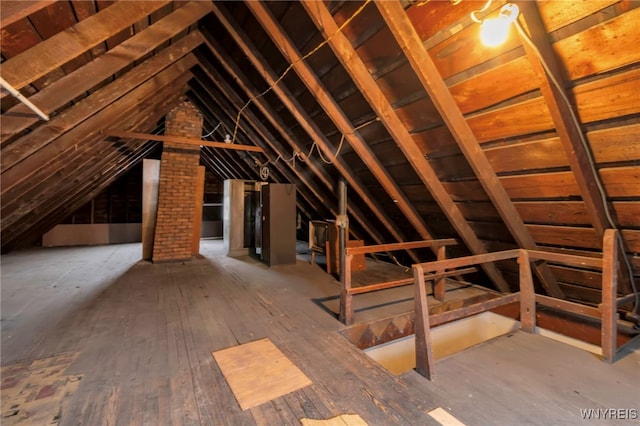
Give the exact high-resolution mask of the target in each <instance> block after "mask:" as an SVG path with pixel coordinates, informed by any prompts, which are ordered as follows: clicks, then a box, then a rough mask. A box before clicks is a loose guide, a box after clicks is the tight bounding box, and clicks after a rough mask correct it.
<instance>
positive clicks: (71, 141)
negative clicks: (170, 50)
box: [1, 56, 196, 231]
mask: <svg viewBox="0 0 640 426" xmlns="http://www.w3.org/2000/svg"><path fill="white" fill-rule="evenodd" d="M194 61H196V59H195V58H194V57H189V56H187V57H185V58H183V59H181V60H180V61H178V62H176V63H175V64H173V65H172V66H170V67H168V68H167V69H166V70H164V71H162V72H160V73H158V74H157V75H155V76H153V77H152V78H150V79H149V80H148V81H146V82H144V83H143V84H141V85H140V86H138V87H137V88H135V89H134V90H132V91H131V92H129V93H128V94H126V95H125V96H123V97H122V98H120V99H119V101H118V102H116V103H113V104H111V105H109V106H107V107H106V108H104V109H103V110H102V111H100V112H98V113H97V114H95V115H94V116H92V117H91V118H90V119H88V120H85V121H84V122H82V123H81V124H80V125H77V126H76V127H74V128H73V129H71V130H70V131H68V132H66V133H65V134H63V135H61V136H60V137H58V138H57V139H56V140H55V141H54V142H53V143H51V144H49V145H47V146H46V147H45V148H42V149H41V150H39V151H38V154H39V156H37V157H36V156H35V155H33V156H31V157H30V158H34V163H33V164H26V162H24V163H22V164H21V165H20V166H18V167H15V168H14V169H12V170H11V171H10V172H14V171H15V172H14V173H15V175H16V179H18V180H17V181H15V182H14V184H13V185H12V186H11V187H9V188H5V173H3V174H2V179H3V180H2V183H3V188H2V189H3V193H2V200H3V203H2V206H1V213H2V223H1V226H2V230H3V231H4V229H5V227H6V226H8V225H9V224H10V221H9V217H8V211H9V209H10V208H11V202H12V201H17V200H19V199H24V198H25V197H24V195H23V194H24V193H25V192H28V191H32V190H34V188H38V187H42V188H46V187H47V183H48V180H49V179H51V177H52V175H55V173H56V167H59V166H58V164H60V162H61V161H62V160H61V158H64V157H65V156H67V155H76V154H79V153H80V152H83V151H84V150H86V149H89V148H91V147H92V145H93V144H92V140H94V137H95V136H96V135H99V130H100V128H102V126H105V125H110V123H115V122H118V121H121V120H123V119H124V118H127V114H126V112H127V111H129V114H131V112H130V111H135V110H137V109H141V104H143V102H144V101H145V99H149V98H150V97H151V96H152V95H153V94H154V93H156V92H158V91H159V90H160V89H161V88H163V87H166V86H167V85H170V84H172V83H176V81H181V80H180V78H190V76H191V74H190V73H189V72H188V70H189V68H190V67H191V66H192V63H193V62H194ZM113 84H115V83H113ZM175 87H181V86H177V85H176V86H175ZM123 111H124V112H125V113H123ZM123 123H124V121H123ZM65 162H66V161H62V163H63V164H64V163H65ZM27 177H28V179H27ZM37 202H38V199H37V198H36V197H27V199H26V201H25V202H24V203H23V205H22V206H21V207H20V208H19V209H18V211H17V212H14V213H16V214H18V215H20V214H21V213H20V212H23V211H27V210H28V209H29V208H32V206H33V204H37Z"/></svg>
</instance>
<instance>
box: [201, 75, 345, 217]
mask: <svg viewBox="0 0 640 426" xmlns="http://www.w3.org/2000/svg"><path fill="white" fill-rule="evenodd" d="M202 68H203V71H204V72H205V74H207V75H208V77H209V78H210V79H211V82H212V83H213V84H214V85H216V86H217V88H218V90H219V92H220V93H221V94H222V96H215V94H213V93H211V92H209V90H210V89H209V88H207V87H206V86H205V85H203V86H205V90H206V91H207V92H208V94H209V96H210V97H211V99H212V100H214V101H215V102H217V103H218V105H219V107H220V109H221V110H223V111H225V112H226V113H227V114H228V119H229V120H230V123H233V121H234V120H235V119H236V118H235V117H234V116H233V114H232V113H231V111H238V110H239V109H240V108H242V105H241V101H240V99H239V97H238V95H237V94H235V93H234V92H233V91H232V89H231V87H229V85H228V84H227V83H226V82H225V81H224V79H223V78H222V76H221V75H219V74H218V73H217V71H215V70H214V69H208V68H207V67H204V66H203V67H202ZM234 95H235V96H234ZM242 118H244V119H245V121H246V123H247V124H248V125H249V126H240V127H239V128H240V129H245V130H244V132H245V133H246V136H247V137H248V138H249V139H251V140H253V141H254V143H256V144H260V145H261V146H263V148H266V147H267V146H268V147H269V148H271V149H272V150H273V151H274V152H275V154H276V156H277V155H286V153H284V152H283V148H282V146H280V145H279V144H278V143H277V142H276V138H275V137H274V136H273V135H271V134H270V133H269V132H268V130H267V129H266V128H265V127H264V125H262V123H261V122H260V121H259V120H258V119H257V117H255V116H254V114H253V113H252V112H251V111H250V110H246V111H245V113H244V115H243V117H242ZM242 118H241V121H242ZM228 123H229V122H227V124H228ZM265 154H266V150H265ZM267 158H268V159H269V161H270V162H271V164H272V167H273V166H275V168H276V169H278V170H280V172H281V173H282V174H283V175H284V176H285V177H287V179H288V180H289V181H290V182H294V181H295V180H296V178H297V180H298V181H300V182H302V183H303V184H304V186H305V187H306V188H307V189H308V190H309V191H310V192H311V193H312V194H313V195H314V196H315V197H316V199H318V200H319V201H320V202H323V203H326V205H325V206H326V208H327V209H328V210H329V211H330V212H331V213H332V214H334V215H336V214H337V212H336V210H335V209H334V208H332V207H331V205H330V204H331V203H327V202H326V201H325V200H324V199H323V197H322V194H321V191H320V190H319V188H317V186H316V185H314V184H313V183H312V182H311V181H310V180H309V179H307V177H306V176H305V175H304V173H302V171H301V170H300V168H295V167H292V166H291V165H290V164H289V163H288V162H285V161H281V162H278V163H276V164H274V162H275V159H276V158H275V157H273V156H272V155H269V154H267ZM285 165H286V166H285ZM291 173H293V174H294V175H295V177H294V176H292V175H291ZM308 202H309V204H310V205H313V204H314V203H311V202H310V201H308ZM316 210H317V211H318V212H320V211H322V209H318V208H317V207H316Z"/></svg>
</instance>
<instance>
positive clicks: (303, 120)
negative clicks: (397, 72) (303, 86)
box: [213, 3, 417, 261]
mask: <svg viewBox="0 0 640 426" xmlns="http://www.w3.org/2000/svg"><path fill="white" fill-rule="evenodd" d="M213 12H214V14H215V15H216V17H217V18H218V20H220V22H221V23H222V24H223V26H224V27H225V29H226V30H227V31H228V32H229V34H230V35H231V36H232V37H233V39H234V40H235V42H236V43H237V44H238V46H240V48H241V50H242V52H243V53H244V54H245V55H246V56H247V57H248V58H249V60H250V61H251V63H252V64H253V66H254V67H255V69H256V71H257V72H258V73H259V74H260V75H261V76H262V77H263V78H264V79H265V81H266V82H267V84H268V85H269V86H272V87H273V92H274V93H275V94H276V95H277V96H278V98H279V99H280V101H281V102H282V103H283V104H284V105H285V107H286V108H287V109H288V110H289V111H290V112H291V114H292V115H293V116H294V117H295V118H296V120H298V123H300V126H301V127H302V128H303V129H304V130H305V131H306V132H307V133H308V134H309V135H310V136H311V137H312V139H313V140H314V141H315V142H317V144H318V147H319V148H320V149H322V150H323V152H324V153H325V155H327V156H329V157H330V158H331V157H333V150H334V148H333V147H332V146H331V144H330V143H329V141H328V140H327V138H326V137H325V136H324V135H323V134H322V132H321V131H320V129H319V128H318V126H317V125H316V124H315V123H314V122H313V120H311V118H310V117H309V116H308V114H307V113H306V112H304V109H303V108H302V106H300V104H299V103H298V102H297V101H296V100H295V97H294V96H293V95H292V94H291V92H289V91H288V90H287V89H286V88H283V87H281V86H280V85H275V81H276V79H277V78H278V77H277V76H276V75H275V73H274V72H273V71H272V70H271V69H270V68H269V67H268V66H267V62H266V61H265V60H264V59H263V58H261V56H260V57H259V56H258V55H259V54H258V53H257V50H256V49H252V47H250V46H249V43H248V42H247V41H246V40H245V38H244V37H242V36H241V35H240V33H239V32H238V31H237V30H236V29H237V28H238V26H237V25H235V23H231V21H230V20H229V19H228V18H227V17H226V16H225V14H224V13H223V12H222V11H221V10H220V9H219V8H218V6H217V5H216V4H215V3H214V4H213ZM333 165H334V167H335V168H336V169H337V170H338V171H339V172H340V173H341V174H342V176H344V178H345V179H346V180H347V182H348V184H349V186H351V188H352V189H353V190H354V191H355V192H356V193H357V194H358V195H359V196H360V198H361V199H362V200H363V201H364V203H365V204H366V205H367V207H368V208H369V209H370V210H371V212H372V213H373V214H374V215H375V216H376V217H377V218H378V220H380V222H381V223H382V224H383V226H384V227H385V228H386V229H387V230H388V231H389V233H390V234H391V235H393V237H394V238H395V239H396V240H397V241H403V239H404V238H403V236H402V235H401V233H400V232H399V231H398V229H397V228H396V227H395V226H394V225H393V223H392V221H391V220H390V219H389V218H388V217H387V215H386V214H385V213H384V211H383V210H382V208H381V207H380V206H379V204H378V203H377V202H376V201H375V199H374V198H373V196H372V195H371V194H370V193H369V191H368V190H366V188H365V187H364V185H363V184H362V183H361V182H360V180H359V179H358V178H357V177H356V176H355V174H354V173H353V172H352V171H351V169H350V168H349V167H348V166H347V164H346V163H345V162H344V160H342V159H341V158H340V157H338V158H336V159H335V161H334V162H333ZM413 257H415V255H414V256H413ZM414 260H415V261H417V258H416V259H414Z"/></svg>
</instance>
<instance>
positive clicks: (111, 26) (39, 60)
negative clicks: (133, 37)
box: [1, 0, 170, 90]
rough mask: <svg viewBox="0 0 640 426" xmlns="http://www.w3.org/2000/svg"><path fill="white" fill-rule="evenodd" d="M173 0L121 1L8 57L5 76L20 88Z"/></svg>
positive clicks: (4, 68)
mask: <svg viewBox="0 0 640 426" xmlns="http://www.w3.org/2000/svg"><path fill="white" fill-rule="evenodd" d="M169 3H170V2H169V1H168V0H163V1H144V2H128V1H123V2H117V3H115V4H113V5H111V6H109V7H107V8H106V9H104V10H101V11H100V12H98V13H96V14H95V15H92V16H90V17H88V18H87V19H84V20H82V21H80V22H78V23H77V24H76V25H74V26H73V27H71V28H68V29H66V30H64V31H62V32H60V33H58V34H56V35H54V36H53V37H50V38H48V39H46V40H44V41H43V42H41V43H38V44H37V45H35V46H34V47H32V48H31V49H29V50H26V51H24V52H22V53H20V54H18V55H16V56H14V57H13V58H11V59H8V60H6V61H5V62H3V64H2V71H1V73H2V77H3V78H4V79H5V80H7V82H9V84H11V85H12V86H13V87H14V88H15V89H18V90H19V89H21V88H23V87H24V86H26V85H28V84H29V83H31V82H33V81H35V80H37V79H38V78H40V77H42V76H44V75H46V74H48V73H49V72H51V71H53V70H55V69H56V68H58V67H60V66H61V65H63V64H65V63H67V62H68V61H70V60H72V59H74V58H75V57H77V56H80V55H81V54H83V53H84V52H86V51H88V50H89V49H91V48H92V47H94V46H95V45H97V44H98V43H100V42H103V41H105V40H107V39H108V38H110V37H111V36H113V35H115V34H117V33H118V32H120V31H122V30H124V29H125V28H127V27H129V26H131V25H133V24H134V23H136V22H138V21H139V20H141V19H143V18H145V17H146V16H148V15H149V14H151V13H153V12H155V11H156V10H158V9H160V8H161V7H163V6H165V5H167V4H169Z"/></svg>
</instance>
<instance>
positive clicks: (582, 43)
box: [553, 8, 640, 80]
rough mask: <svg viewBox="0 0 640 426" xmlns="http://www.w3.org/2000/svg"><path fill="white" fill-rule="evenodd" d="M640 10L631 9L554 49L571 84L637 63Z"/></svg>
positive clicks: (564, 40)
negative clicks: (573, 81) (574, 81)
mask: <svg viewBox="0 0 640 426" xmlns="http://www.w3.org/2000/svg"><path fill="white" fill-rule="evenodd" d="M638 21H640V8H636V9H632V10H630V11H628V12H627V13H624V14H622V15H620V16H617V17H615V18H613V19H611V20H609V21H607V22H604V23H602V24H600V25H598V26H596V27H592V28H589V29H587V30H585V31H582V32H580V33H578V34H575V35H573V36H571V37H568V38H566V39H563V40H560V41H558V42H556V43H555V44H554V45H553V48H554V50H555V52H556V54H557V55H558V57H559V59H560V61H561V62H562V63H564V64H565V69H566V72H567V74H568V76H569V79H571V80H577V79H580V78H583V77H587V76H590V75H593V74H598V73H602V72H606V71H611V70H614V69H617V68H621V67H623V66H625V65H629V64H633V63H637V62H638V60H639V59H640V58H639V54H638V49H637V47H638V44H639V43H640V31H638Z"/></svg>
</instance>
